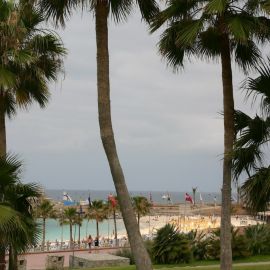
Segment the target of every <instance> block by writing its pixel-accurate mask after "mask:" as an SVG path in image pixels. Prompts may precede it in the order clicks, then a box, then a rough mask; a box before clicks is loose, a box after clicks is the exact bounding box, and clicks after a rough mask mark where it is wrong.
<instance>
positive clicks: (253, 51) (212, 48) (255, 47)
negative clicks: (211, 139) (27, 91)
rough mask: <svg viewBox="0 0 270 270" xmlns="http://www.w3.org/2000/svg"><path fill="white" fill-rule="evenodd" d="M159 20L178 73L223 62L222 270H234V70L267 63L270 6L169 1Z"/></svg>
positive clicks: (164, 49)
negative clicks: (189, 64) (194, 63)
mask: <svg viewBox="0 0 270 270" xmlns="http://www.w3.org/2000/svg"><path fill="white" fill-rule="evenodd" d="M167 3H168V7H166V8H165V9H164V10H163V11H162V12H160V13H159V14H158V15H157V16H155V17H154V19H153V22H152V25H151V29H152V32H154V31H156V30H157V29H159V28H160V27H161V26H163V25H166V26H167V28H166V29H165V30H164V32H163V33H162V34H161V39H160V41H159V51H160V53H161V55H162V56H163V57H164V58H165V59H166V60H167V61H168V63H169V64H170V65H171V66H172V67H173V68H174V69H179V68H183V67H184V60H185V58H188V59H190V57H191V56H193V57H198V58H200V59H206V60H209V59H212V60H219V61H220V63H221V70H222V86H223V115H224V158H223V184H222V210H221V257H220V258H221V269H224V270H225V269H226V270H227V269H231V268H232V252H231V233H230V229H231V220H230V219H231V212H230V211H231V181H232V152H233V144H234V138H235V129H234V95H233V74H232V68H231V64H232V61H234V62H235V63H236V64H237V65H238V66H239V67H240V68H241V69H242V70H243V71H244V72H245V73H247V72H248V71H249V70H250V69H252V68H255V67H256V65H257V64H258V63H259V61H260V60H261V58H262V55H261V51H260V46H261V45H262V44H265V43H266V42H268V41H269V39H270V28H269V23H270V20H269V16H268V15H267V14H269V9H268V5H267V4H264V3H263V2H260V1H253V0H247V1H244V2H243V1H238V0H234V1H228V0H206V1H186V0H169V1H167Z"/></svg>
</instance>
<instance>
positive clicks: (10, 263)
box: [8, 245, 14, 270]
mask: <svg viewBox="0 0 270 270" xmlns="http://www.w3.org/2000/svg"><path fill="white" fill-rule="evenodd" d="M8 252H9V254H8V270H13V268H14V256H13V249H12V247H11V245H10V246H9V248H8Z"/></svg>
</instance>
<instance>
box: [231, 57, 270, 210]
mask: <svg viewBox="0 0 270 270" xmlns="http://www.w3.org/2000/svg"><path fill="white" fill-rule="evenodd" d="M268 62H269V59H268ZM256 70H257V72H258V76H257V77H256V78H255V79H254V78H248V79H247V80H246V81H245V82H244V84H243V90H244V91H245V92H246V94H247V98H251V99H252V100H253V103H254V102H256V100H258V99H259V100H258V101H257V104H256V105H258V111H260V115H258V114H256V115H255V116H254V117H251V116H249V115H247V114H245V113H244V112H242V111H236V112H235V132H236V136H237V139H236V142H235V149H234V153H233V158H234V159H233V172H234V177H235V179H236V181H238V180H239V177H240V175H241V174H242V175H245V177H246V180H245V181H244V183H243V185H242V187H241V190H240V193H241V197H242V200H243V202H244V203H245V205H246V206H247V207H248V208H249V209H250V210H251V211H252V212H253V213H257V212H260V211H262V212H264V211H266V210H267V208H268V204H269V201H270V167H269V164H268V162H267V158H265V157H266V155H265V154H266V152H265V149H267V147H268V141H269V135H270V114H269V108H270V106H269V105H270V103H269V101H270V92H269V89H270V88H269V85H270V84H269V83H270V66H269V63H265V62H262V63H261V65H259V66H258V67H257V68H256Z"/></svg>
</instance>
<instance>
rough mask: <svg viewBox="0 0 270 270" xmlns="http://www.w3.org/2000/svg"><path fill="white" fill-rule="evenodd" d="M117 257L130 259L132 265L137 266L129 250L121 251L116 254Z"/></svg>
mask: <svg viewBox="0 0 270 270" xmlns="http://www.w3.org/2000/svg"><path fill="white" fill-rule="evenodd" d="M115 255H116V256H120V257H125V258H129V260H130V264H135V259H134V256H133V254H132V252H131V250H130V249H129V248H123V249H119V250H117V251H116V253H115Z"/></svg>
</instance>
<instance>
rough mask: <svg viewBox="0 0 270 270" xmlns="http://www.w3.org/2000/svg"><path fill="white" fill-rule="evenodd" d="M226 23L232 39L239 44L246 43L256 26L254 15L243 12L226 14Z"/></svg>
mask: <svg viewBox="0 0 270 270" xmlns="http://www.w3.org/2000/svg"><path fill="white" fill-rule="evenodd" d="M226 23H227V25H228V29H229V31H230V34H231V35H232V36H233V38H234V40H236V42H238V43H241V44H246V43H247V42H248V41H249V40H250V38H251V37H252V34H253V32H254V28H255V27H256V20H255V19H254V17H253V16H250V15H249V14H248V13H245V12H242V13H239V14H231V15H230V16H227V17H226Z"/></svg>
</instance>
